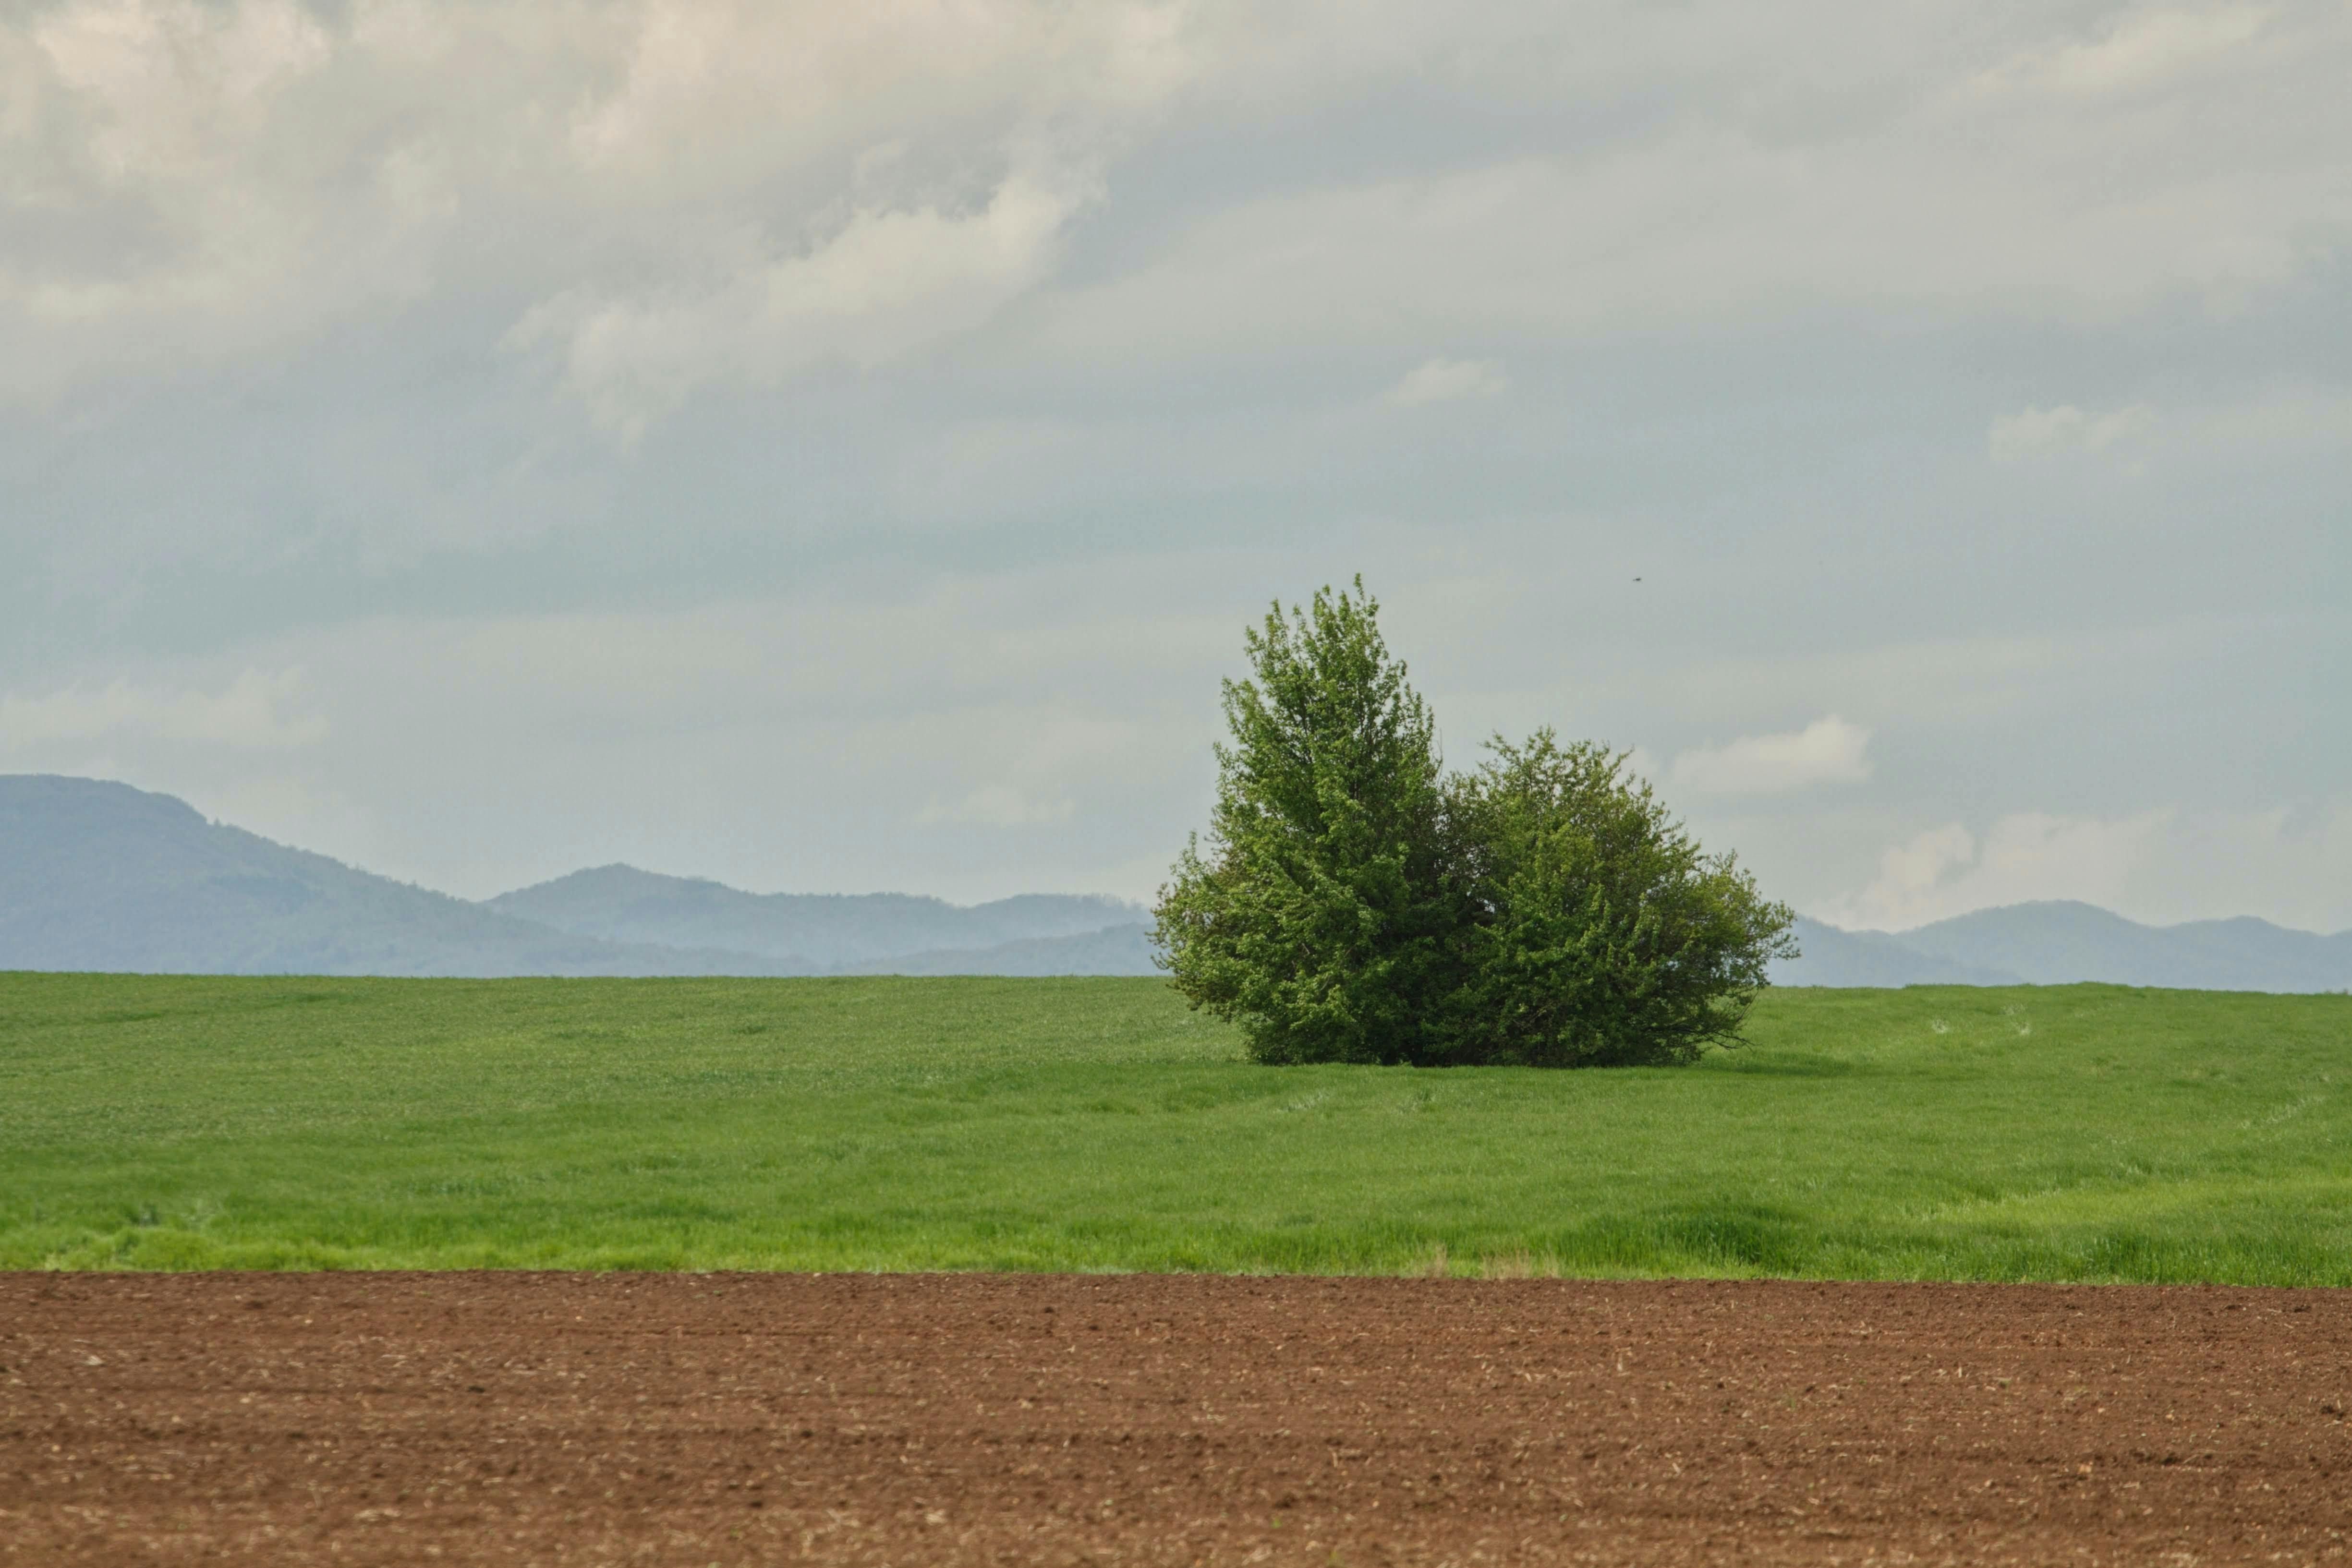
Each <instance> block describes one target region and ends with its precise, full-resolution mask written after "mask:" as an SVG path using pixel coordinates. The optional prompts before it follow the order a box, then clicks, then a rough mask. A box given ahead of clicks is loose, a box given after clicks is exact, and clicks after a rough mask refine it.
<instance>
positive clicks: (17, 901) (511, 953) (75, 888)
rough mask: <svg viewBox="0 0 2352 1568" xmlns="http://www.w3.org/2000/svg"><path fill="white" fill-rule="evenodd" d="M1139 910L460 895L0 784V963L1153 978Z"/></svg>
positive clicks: (678, 896) (170, 805)
mask: <svg viewBox="0 0 2352 1568" xmlns="http://www.w3.org/2000/svg"><path fill="white" fill-rule="evenodd" d="M1142 922H1143V912H1142V911H1141V910H1139V909H1138V908H1136V907H1135V906H1134V905H1133V904H1123V903H1121V902H1119V901H1118V900H1117V899H1109V898H1083V897H1058V896H1053V895H1047V894H1029V895H1026V896H1024V897H1020V898H1008V899H1003V900H1001V901H999V902H997V903H994V904H980V905H977V906H975V907H972V908H960V907H958V906H957V905H954V904H948V903H945V902H944V901H942V900H940V899H936V898H916V897H909V896H907V895H905V894H868V895H864V896H849V897H836V896H832V895H823V894H817V895H802V894H775V895H772V896H767V897H762V896H760V895H758V894H748V893H739V892H737V891H736V890H734V889H733V888H729V887H722V886H720V885H719V883H713V882H698V881H691V880H688V879H687V878H683V877H672V876H656V875H654V874H653V873H649V872H641V871H636V870H633V869H632V868H630V867H628V866H606V867H604V868H603V869H602V870H598V871H585V872H579V873H574V874H572V875H571V876H567V877H561V878H558V879H557V880H556V881H554V882H551V883H541V884H540V885H539V886H537V887H530V888H524V889H522V890H521V891H520V892H516V893H510V894H504V895H502V896H500V897H498V898H494V899H491V900H489V901H488V902H487V903H484V904H469V903H467V901H466V900H464V899H460V898H452V897H450V896H448V895H447V894H440V893H432V892H428V891H427V890H425V889H424V888H421V887H412V886H410V885H409V884H407V883H399V882H394V881H393V880H391V879H390V878H389V877H381V876H376V875H373V874H372V873H367V872H363V871H357V870H354V869H353V868H352V867H350V866H347V865H344V864H342V863H341V862H339V861H332V860H329V859H328V858H327V857H326V856H324V855H315V854H310V853H307V852H304V851H301V850H294V849H289V848H287V847H286V846H285V845H283V844H277V843H272V842H271V841H268V839H264V838H259V837H257V836H256V835H254V834H252V833H248V832H245V831H242V830H240V829H236V828H231V827H225V826H222V825H219V824H216V823H212V822H207V821H205V819H204V818H203V817H202V816H200V815H199V814H198V813H197V812H196V811H195V810H194V809H193V808H192V807H190V806H189V805H188V804H187V803H186V802H184V801H182V800H174V799H173V798H172V797H171V796H169V795H151V794H148V793H146V792H144V791H142V790H139V789H131V787H130V786H128V785H124V784H110V783H102V782H100V781H98V780H95V779H64V778H57V777H54V776H47V775H21V774H20V775H8V776H0V969H75V970H130V971H136V972H142V973H154V974H230V975H256V974H304V975H475V976H492V975H816V974H832V973H845V972H858V973H893V972H895V973H905V974H920V975H946V974H965V975H1068V974H1091V975H1106V974H1108V975H1148V974H1152V973H1156V971H1155V970H1154V969H1153V968H1152V967H1151V961H1150V950H1149V947H1148V945H1147V944H1146V942H1145V940H1144V926H1143V924H1142Z"/></svg>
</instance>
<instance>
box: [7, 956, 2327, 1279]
mask: <svg viewBox="0 0 2352 1568" xmlns="http://www.w3.org/2000/svg"><path fill="white" fill-rule="evenodd" d="M1750 1034H1751V1036H1752V1038H1753V1043H1752V1044H1751V1045H1749V1046H1748V1048H1746V1049H1744V1050H1742V1051H1737V1052H1734V1053H1727V1054H1721V1055H1717V1056H1713V1057H1710V1058H1709V1059H1708V1060H1707V1061H1706V1062H1705V1063H1703V1064H1702V1065H1700V1066H1697V1067H1695V1068H1683V1069H1638V1070H1622V1071H1586V1072H1543V1071H1526V1070H1515V1069H1484V1070H1470V1069H1465V1070H1458V1071H1413V1070H1411V1069H1405V1068H1265V1067H1257V1066H1254V1065H1251V1064H1250V1063H1248V1062H1247V1061H1244V1060H1243V1059H1242V1058H1241V1056H1240V1053H1239V1051H1238V1048H1237V1045H1236V1042H1235V1040H1234V1036H1233V1034H1232V1033H1231V1032H1230V1031H1228V1030H1224V1029H1223V1028H1221V1027H1219V1026H1217V1025H1216V1024H1214V1023H1213V1022H1212V1021H1210V1020H1208V1019H1202V1018H1201V1017H1199V1016H1197V1015H1194V1014H1192V1013H1189V1012H1187V1011H1186V1010H1185V1009H1184V1008H1183V1006H1182V1005H1181V1002H1180V1001H1179V1000H1178V998H1175V997H1174V996H1173V995H1172V994H1171V992H1170V991H1169V990H1168V989H1167V988H1165V987H1164V986H1162V985H1160V984H1159V983H1157V982H1154V981H1150V980H977V979H967V980H904V979H856V980H647V981H631V980H509V981H460V980H299V979H297V980H285V979H217V978H166V977H121V976H97V977H93V976H47V975H8V976H0V1267H6V1268H139V1269H191V1268H222V1267H236V1268H394V1267H400V1268H416V1267H421V1268H457V1267H475V1266H497V1267H560V1268H660V1269H721V1268H730V1269H735V1268H743V1269H889V1270H908V1269H1066V1270H1106V1269H1115V1270H1283V1271H1330V1272H1349V1273H1392V1272H1418V1271H1422V1270H1427V1269H1430V1268H1432V1267H1433V1266H1438V1265H1440V1264H1441V1263H1442V1265H1443V1266H1444V1267H1446V1268H1449V1269H1450V1270H1453V1271H1454V1272H1460V1273H1475V1272H1520V1271H1527V1270H1533V1271H1536V1272H1553V1271H1558V1272H1561V1273H1572V1274H1616V1275H1635V1274H1686V1275H1687V1274H1755V1273H1762V1274H1781V1275H1799V1276H1809V1277H1817V1278H1868V1279H1945V1280H2018V1279H2036V1280H2137V1281H2196V1280H2210V1281H2238V1282H2246V1283H2271V1284H2330V1285H2342V1284H2352V1143H2347V1133H2352V1093H2347V1090H2352V998H2345V997H2262V996H2234V995H2233V996H2223V995H2213V994H2206V993H2198V992H2184V991H2135V990H2128V989H2123V988H2115V987H2105V986H2077V987H2068V988H2020V989H2014V990H1974V989H1963V988H1915V989H1911V990H1904V991H1780V992H1774V993H1771V994H1769V995H1768V996H1767V997H1766V998H1764V999H1763V1001H1762V1002H1760V1003H1759V1006H1758V1008H1757V1009H1756V1013H1755V1016H1754V1020H1753V1023H1752V1026H1751V1029H1750Z"/></svg>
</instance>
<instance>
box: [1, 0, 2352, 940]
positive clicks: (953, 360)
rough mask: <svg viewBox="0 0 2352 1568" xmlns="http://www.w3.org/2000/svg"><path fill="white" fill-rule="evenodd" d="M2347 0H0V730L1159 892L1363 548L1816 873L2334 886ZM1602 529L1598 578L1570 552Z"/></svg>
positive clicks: (2134, 908) (376, 829) (1410, 607)
mask: <svg viewBox="0 0 2352 1568" xmlns="http://www.w3.org/2000/svg"><path fill="white" fill-rule="evenodd" d="M2347 79H2352V14H2347V12H2346V10H2345V9H2344V8H2343V7H2342V6H2341V5H2323V4H2306V5H2295V4H2285V5H2248V6H2239V5H2176V6H2166V5H2055V6H2053V5H2039V6H2031V7H2028V6H1999V5H1997V6H1984V5H1968V6H1963V5H1927V6H1913V7H1865V6H1860V5H1790V6H1780V7H1773V8H1768V9H1763V10H1759V9H1758V8H1756V7H1751V6H1737V5H1718V4H1711V3H1701V4H1696V5H1685V6H1677V7H1656V6H1634V5H1623V6H1613V5H1569V6H1560V5H1545V6H1517V5H1497V6H1490V7H1483V8H1479V9H1477V10H1476V11H1475V12H1474V13H1473V14H1471V15H1469V16H1464V15H1462V14H1459V12H1458V11H1457V10H1456V9H1454V8H1444V7H1436V6H1426V5H1423V6H1381V5H1370V6H1364V5H1358V6H1347V7H1339V6H1318V5H1272V6H1266V5H1258V6H1250V7H1238V6H1223V5H1185V4H1171V5H1118V4H1106V5H1093V6H1084V7H1067V6H1048V5H1010V4H989V3H985V0H983V3H982V4H976V5H955V6H940V5H891V4H881V5H868V6H857V7H839V6H831V7H820V6H803V5H723V4H624V3H619V0H614V3H610V4H579V5H553V4H544V3H538V0H514V3H504V4H502V3H497V0H492V3H488V4H471V5H443V4H434V3H431V0H397V3H395V0H343V3H338V4H332V5H323V4H322V5H299V4H295V3H292V0H276V3H270V0H212V3H198V0H178V3H152V0H108V3H76V4H32V5H16V6H14V7H9V8H7V9H5V10H0V496H5V500H6V503H7V504H6V505H5V507H0V549H5V559H7V560H8V561H9V562H10V563H11V565H12V566H13V567H14V569H15V570H11V571H9V572H6V573H0V770H12V771H13V770H57V771H66V772H86V773H93V774H100V775H104V776H109V777H118V778H122V779H128V780H130V781H131V782H134V783H138V784H141V785H142V786H145V787H149V788H154V789H169V790H171V791H173V793H177V794H182V795H184V796H187V797H189V798H190V799H192V800H195V801H196V802H197V803H198V804H199V805H201V806H204V807H205V809H207V810H213V811H215V812H216V813H218V814H221V815H224V816H233V817H235V818H236V820H237V821H241V822H244V823H246V824H247V825H249V826H251V827H253V828H255V829H257V831H263V832H265V833H268V834H271V835H272V836H276V837H279V838H284V839H289V840H292V841H299V842H303V843H306V844H311V845H315V846H316V847H318V848H320V849H322V850H326V851H328V852H332V853H334V854H337V855H340V856H343V857H346V858H349V859H352V860H355V861H358V862H362V863H366V864H369V865H372V866H376V867H380V868H382V869H385V870H388V871H392V872H394V873H397V874H400V875H403V876H407V877H412V878H415V879H416V880H419V881H422V882H425V883H429V884H432V885H435V886H439V887H445V888H448V889H450V890H452V891H456V892H459V893H465V894H487V893H489V892H491V891H494V890H496V889H498V888H500V887H505V886H511V885H516V884H519V883H527V882H530V881H533V880H536V879H538V878H540V877H543V876H546V875H551V874H554V873H559V872H562V871H565V870H569V869H571V868H572V867H573V866H576V865H580V864H586V863H601V862H607V861H612V860H628V861H631V862H635V863H639V864H646V865H652V866H656V867H660V868H663V869H666V870H671V871H677V872H682V873H701V874H709V875H713V876H718V877H720V878H723V879H724V880H727V881H730V882H731V883H738V884H741V885H749V886H753V887H762V888H803V889H832V888H844V889H849V888H875V887H896V888H905V889H908V890H912V891H919V892H927V893H938V894H946V895H949V896H951V897H956V898H962V899H971V898H980V897H986V896H992V895H995V894H1003V893H1009V892H1013V891H1016V890H1023V889H1030V888H1037V889H1049V890H1099V891H1104V892H1110V893H1117V894H1129V895H1132V894H1139V893H1144V892H1148V891H1149V889H1150V887H1151V886H1152V885H1153V884H1154V883H1156V881H1157V880H1158V877H1159V876H1160V873H1161V872H1162V870H1164V867H1165V865H1166V863H1167V861H1168V859H1169V858H1170V856H1171V853H1172V851H1173V849H1174V847H1175V846H1176V844H1177V843H1178V842H1179V841H1181V835H1182V833H1183V832H1184V831H1186V830H1187V829H1188V828H1190V827H1192V826H1193V825H1195V824H1197V822H1198V821H1200V819H1201V818H1202V814H1203V807H1204V803H1205V798H1206V791H1207V788H1208V784H1209V780H1210V777H1211V768H1210V763H1209V758H1208V755H1207V745H1208V742H1209V740H1210V739H1211V738H1212V737H1213V735H1214V733H1215V727H1216V709H1215V683H1216V680H1217V678H1218V677H1219V676H1220V675H1222V674H1233V673H1235V666H1236V663H1237V653H1238V643H1239V637H1238V632H1239V628H1240V626H1241V624H1242V623H1243V622H1244V621H1245V620H1247V619H1248V618H1250V617H1251V616H1253V615H1254V614H1255V613H1257V612H1260V611H1262V608H1263V606H1264V603H1265V601H1266V600H1267V599H1268V598H1269V597H1271V596H1273V595H1276V594H1280V595H1282V596H1284V597H1286V598H1295V597H1297V596H1298V595H1300V594H1302V593H1304V592H1306V591H1308V590H1310V589H1312V588H1313V587H1314V586H1315V585H1316V584H1317V583H1319V582H1322V581H1325V580H1332V579H1336V578H1340V577H1344V576H1346V575H1347V574H1349V573H1351V572H1353V571H1355V570H1363V571H1365V572H1366V574H1367V576H1368V579H1369V580H1370V581H1371V583H1372V584H1373V586H1374V587H1375V588H1376V589H1378V590H1380V591H1381V592H1382V594H1383V596H1384V598H1385V599H1386V601H1388V604H1389V607H1390V615H1389V620H1390V624H1391V632H1392V635H1393V637H1394V639H1395V641H1396V642H1397V643H1398V644H1399V645H1400V646H1401V647H1402V649H1403V650H1404V651H1405V652H1406V653H1407V654H1408V655H1409V656H1410V657H1411V658H1412V660H1413V663H1414V667H1415V670H1416V674H1417V676H1418V678H1419V679H1420V681H1421V682H1422V684H1423V685H1424V686H1425V687H1426V689H1428V690H1429V692H1430V693H1431V695H1433V698H1434V699H1435V700H1436V702H1437V704H1438V706H1439V710H1440V713H1441V715H1442V716H1444V719H1445V722H1446V732H1447V737H1448V743H1449V748H1450V750H1451V751H1452V753H1453V754H1454V756H1455V757H1456V758H1460V759H1467V758H1468V757H1469V756H1470V755H1471V754H1472V753H1473V752H1474V751H1475V742H1476V741H1477V739H1478V738H1479V737H1481V736H1482V735H1484V734H1485V733H1486V732H1487V731H1488V730H1490V729H1492V728H1494V727H1498V726H1499V727H1510V728H1523V727H1527V726H1529V725H1532V724H1536V723H1540V722H1552V723H1556V724H1558V725H1559V726H1560V727H1563V728H1564V729H1566V730H1568V731H1570V733H1575V734H1589V735H1595V736H1599V737H1604V738H1608V739H1611V740H1612V741H1615V742H1617V743H1620V744H1622V745H1626V746H1629V747H1637V748H1639V749H1638V753H1637V755H1638V759H1639V760H1640V762H1641V763H1642V765H1643V767H1644V768H1646V769H1647V770H1649V771H1650V772H1651V773H1652V775H1653V776H1654V777H1655V778H1657V779H1659V781H1660V783H1661V786H1662V788H1664V789H1665V790H1666V791H1667V793H1668V796H1669V799H1671V800H1674V801H1675V803H1676V804H1677V806H1678V807H1679V808H1680V809H1682V810H1685V812H1687V813H1688V814H1689V816H1690V817H1691V819H1692V821H1693V823H1694V825H1695V826H1696V827H1697V828H1698V829H1699V830H1700V831H1701V832H1702V834H1703V835H1705V836H1706V837H1707V838H1708V839H1709V840H1710V841H1721V842H1724V843H1727V844H1731V845H1735V846H1737V847H1738V848H1739V849H1740V850H1741V852H1743V854H1744V856H1745V857H1746V858H1747V859H1748V860H1749V861H1750V862H1753V863H1754V864H1755V865H1756V866H1757V868H1758V869H1759V872H1760V873H1762V874H1763V875H1764V877H1765V880H1766V882H1767V884H1768V885H1769V887H1771V888H1772V889H1773V891H1775V892H1776V893H1778V894H1780V895H1781V896H1784V897H1787V898H1790V900H1791V901H1793V902H1795V903H1797V904H1800V905H1801V906H1802V907H1805V908H1808V909H1810V910H1812V911H1815V912H1817V913H1820V914H1822V915H1825V916H1827V917H1830V918H1832V919H1836V920H1840V921H1842V922H1844V923H1851V924H1857V925H1876V926H1885V927H1895V926H1902V925H1915V924H1917V923H1919V922H1921V921H1925V920H1930V919H1935V918H1937V917H1940V916H1943V915H1950V914H1954V913H1957V912H1958V911H1959V910H1961V909H1964V908H1968V907H1972V906H1974V905H1977V904H1994V903H2005V902H2013V901H2016V900H2020V899H2028V898H2051V897H2077V898H2084V899H2087V900H2091V901H2093V902H2097V903H2101V904H2107V905H2109V906H2111V907H2115V908H2117V909H2120V910H2122V911H2124V912H2125V913H2126V914H2129V915H2135V916H2137V917H2139V918H2143V919H2149V920H2157V921H2171V920H2179V919H2188V918H2195V917H2200V916H2210V915H2230V914H2238V913H2250V914H2256V915H2264V916H2267V917H2269V918H2273V919H2276V920H2279V921H2281V922H2283V923H2285V924H2290V925H2304V926H2308V927H2314V928H2318V929H2327V930H2332V929H2337V928H2341V927H2343V926H2346V925H2352V783H2347V780H2352V742H2347V739H2346V738H2345V737H2347V735H2352V711H2347V709H2352V702H2347V696H2346V695H2345V694H2346V693H2347V690H2352V680H2347V674H2352V646H2348V645H2347V644H2352V613H2347V612H2352V542H2347V541H2352V522H2347V500H2346V498H2347V496H2352V483H2347V481H2352V330H2347V329H2352V308H2347V298H2352V296H2347V288H2346V287H2345V285H2346V282H2347V267H2346V261H2347V246H2352V102H2347V95H2346V94H2344V93H2343V92H2342V90H2341V87H2342V83H2343V82H2344V81H2345V80H2347ZM1636 577H1638V578H1640V579H1641V580H1640V582H1639V583H1636V582H1635V581H1634V579H1635V578H1636Z"/></svg>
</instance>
